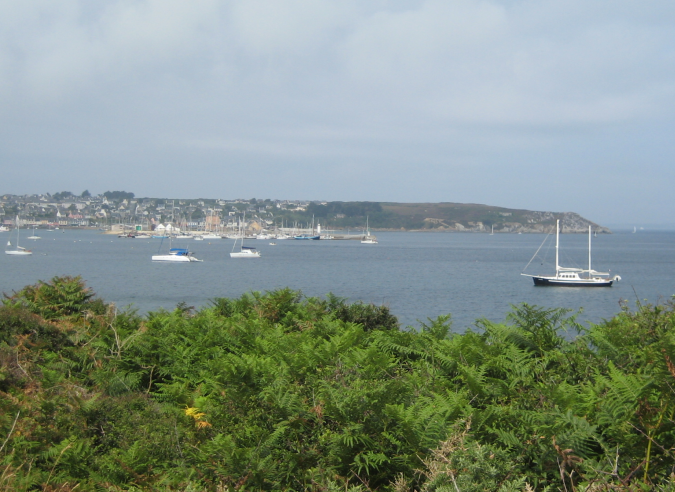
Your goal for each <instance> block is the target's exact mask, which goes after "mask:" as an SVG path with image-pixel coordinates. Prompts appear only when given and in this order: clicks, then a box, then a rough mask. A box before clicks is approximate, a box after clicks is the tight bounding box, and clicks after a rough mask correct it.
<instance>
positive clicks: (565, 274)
mask: <svg viewBox="0 0 675 492" xmlns="http://www.w3.org/2000/svg"><path fill="white" fill-rule="evenodd" d="M555 227H556V232H555V275H554V276H543V275H529V274H526V273H521V275H523V276H525V277H532V280H533V281H534V285H536V286H539V287H611V286H612V283H614V282H618V281H619V280H621V277H620V276H618V275H615V276H614V277H613V278H609V273H608V272H597V271H595V270H593V269H592V268H591V226H589V227H588V269H583V268H569V267H561V266H560V263H559V249H560V248H559V247H560V221H559V220H556V224H555ZM542 244H543V243H542ZM535 256H536V253H535ZM531 261H532V260H530V262H531ZM528 264H529V263H528Z"/></svg>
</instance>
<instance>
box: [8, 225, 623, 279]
mask: <svg viewBox="0 0 675 492" xmlns="http://www.w3.org/2000/svg"><path fill="white" fill-rule="evenodd" d="M16 224H17V227H15V228H14V230H13V231H9V230H8V229H7V228H6V227H3V228H2V229H0V232H10V233H11V235H10V239H9V240H8V241H7V249H6V250H5V254H8V255H13V256H29V255H32V254H33V253H32V251H31V250H30V249H27V248H25V247H23V246H21V245H20V244H19V243H20V226H19V220H18V217H17V221H16ZM50 231H53V229H50ZM15 234H16V236H14V235H15ZM492 234H493V232H491V234H490V235H492ZM548 236H550V234H549V235H547V236H546V238H545V239H544V242H545V241H546V239H547V238H548ZM555 236H556V245H555V273H554V274H553V275H532V274H527V273H522V274H521V275H523V276H526V277H531V278H532V280H533V281H534V285H535V286H538V287H611V286H612V284H613V283H614V282H618V281H619V280H621V277H620V276H618V275H614V276H613V277H611V278H610V274H609V272H598V271H596V270H593V269H592V267H591V237H592V234H591V227H590V226H589V228H588V268H576V267H563V266H560V261H559V251H560V221H556V234H555ZM118 237H120V238H132V239H140V238H146V239H150V238H159V239H162V243H160V251H161V249H162V246H163V244H164V239H168V240H169V248H168V250H167V251H166V252H164V253H161V252H158V253H157V254H156V255H152V261H155V262H171V263H195V262H201V261H203V260H200V259H197V258H196V257H195V256H194V254H193V253H192V252H191V251H190V250H189V248H174V247H172V241H173V240H174V239H194V240H196V241H203V240H205V239H223V238H227V239H234V240H235V241H234V245H233V246H232V252H231V253H230V258H260V257H261V255H260V252H259V251H258V250H257V249H256V248H255V247H253V246H244V240H245V239H266V240H269V239H271V240H272V241H271V242H270V243H269V244H270V245H276V242H274V241H276V240H285V239H295V240H320V239H324V240H326V239H333V236H330V235H324V236H322V235H320V234H298V235H293V236H289V235H287V234H277V235H271V234H258V235H252V236H246V235H245V234H244V232H243V230H241V229H240V230H239V233H238V234H235V235H227V236H221V235H218V234H202V235H198V234H194V235H193V234H170V235H164V234H162V235H150V234H145V233H128V234H120V235H118ZM13 238H15V239H14V240H15V244H14V245H12V239H13ZM27 239H32V240H37V239H40V236H37V235H36V231H35V228H34V229H33V234H32V235H31V236H28V238H27ZM361 243H362V244H377V238H375V236H372V235H371V234H370V228H369V227H368V224H367V222H366V232H365V235H364V236H363V237H362V239H361ZM237 244H238V245H239V247H237ZM543 244H544V243H543V242H542V245H541V246H540V247H539V249H538V250H537V252H536V253H535V254H534V256H533V257H532V260H533V259H534V258H535V257H536V256H537V254H538V253H539V250H540V249H541V247H542V246H543ZM532 260H530V263H531V262H532ZM530 263H528V265H529V264H530ZM525 268H527V265H526V267H525Z"/></svg>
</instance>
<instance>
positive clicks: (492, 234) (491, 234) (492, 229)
mask: <svg viewBox="0 0 675 492" xmlns="http://www.w3.org/2000/svg"><path fill="white" fill-rule="evenodd" d="M494 235H495V226H494V224H493V225H492V226H490V236H494Z"/></svg>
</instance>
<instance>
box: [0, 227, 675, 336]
mask: <svg viewBox="0 0 675 492" xmlns="http://www.w3.org/2000/svg"><path fill="white" fill-rule="evenodd" d="M22 232H23V231H22ZM29 232H30V231H27V233H26V236H28V235H30V234H29ZM37 232H38V235H39V236H41V237H42V239H40V240H34V241H31V240H28V239H22V241H21V242H22V244H23V245H24V246H27V247H30V248H31V249H32V250H33V255H32V256H28V257H16V256H9V255H1V256H0V272H1V275H0V291H2V292H5V293H7V294H11V292H12V291H13V290H17V289H20V288H21V287H23V286H25V285H28V284H32V283H35V282H37V281H38V280H48V279H50V278H52V277H54V276H57V275H81V276H82V278H83V279H84V280H85V281H86V282H87V285H89V286H90V287H91V288H92V289H93V290H94V291H95V292H96V294H97V295H98V296H99V297H101V298H103V299H104V300H106V301H108V302H115V303H116V304H117V305H118V306H120V307H124V306H129V305H130V306H133V307H135V308H136V309H138V311H139V312H140V313H146V312H148V311H153V310H158V309H160V308H165V309H172V308H174V307H175V306H176V305H177V304H178V303H181V302H185V303H187V304H188V305H190V306H195V307H200V306H204V305H207V304H208V303H209V300H210V299H213V298H214V297H238V296H240V295H242V294H243V293H246V292H250V291H269V290H274V289H279V288H283V287H290V288H291V289H295V290H300V291H302V293H303V294H304V295H306V296H319V297H323V296H325V295H326V294H327V293H329V292H332V293H333V294H335V295H337V296H341V297H345V298H347V299H348V300H349V301H351V302H354V301H359V300H360V301H364V302H372V303H374V304H385V305H387V306H389V307H390V309H391V311H392V312H393V314H395V315H396V316H397V317H398V318H399V320H400V322H401V325H402V326H404V327H405V326H413V327H419V326H420V321H422V322H428V321H427V319H428V318H435V317H437V316H439V315H443V314H451V315H452V320H453V324H452V326H453V329H454V330H455V331H458V332H462V331H464V330H465V329H466V328H467V327H471V326H472V325H473V323H474V322H475V320H476V319H478V318H481V317H485V318H488V319H490V320H493V321H503V320H504V319H505V316H506V314H507V313H508V312H509V310H510V306H511V305H512V304H519V303H522V302H527V303H529V304H534V305H539V306H546V307H565V308H571V309H573V310H578V309H580V308H583V314H582V315H581V317H580V319H581V320H582V321H583V322H584V323H588V322H600V321H602V320H603V319H607V318H611V317H612V316H613V315H615V314H616V313H617V312H619V311H620V303H621V302H622V301H626V302H627V303H628V305H629V307H631V308H632V309H634V308H635V306H636V301H638V300H639V301H640V302H643V303H644V302H651V303H655V302H663V301H664V300H667V299H669V298H670V297H671V296H672V295H673V294H674V293H675V232H665V231H659V232H642V231H639V232H638V233H637V234H632V233H630V232H622V233H615V234H611V235H610V234H607V235H600V236H598V237H596V238H593V268H594V269H596V270H598V271H608V270H610V271H611V273H612V275H614V274H618V275H620V276H621V277H622V281H621V282H619V283H618V284H617V283H615V284H614V286H613V287H611V288H585V289H584V288H553V287H534V286H533V283H532V279H530V278H528V277H523V276H521V275H520V274H521V272H522V271H523V269H524V268H525V266H526V265H527V264H528V262H530V259H531V258H532V257H533V255H534V253H535V252H536V251H537V249H538V248H539V246H540V245H541V244H542V241H543V240H544V238H545V236H544V235H541V234H494V235H489V234H461V233H412V232H381V233H377V236H378V239H379V244H376V245H364V244H361V243H360V242H359V241H295V240H285V241H276V243H277V244H276V246H272V245H270V244H269V241H263V240H251V241H248V242H247V243H248V245H250V246H256V247H257V248H258V249H259V250H260V251H261V252H262V258H260V259H231V258H230V257H229V252H230V251H231V249H232V244H233V241H232V240H226V239H222V240H211V241H208V240H206V241H199V242H197V241H193V240H179V241H175V242H174V244H173V246H174V247H176V246H178V247H184V246H185V245H188V246H189V247H190V249H191V250H193V251H194V253H195V256H196V257H198V258H199V259H203V260H204V262H203V263H190V264H162V263H154V262H152V261H151V260H150V257H151V256H152V255H153V254H156V253H157V252H158V251H160V250H161V251H166V250H168V246H169V245H168V242H167V241H166V240H165V241H164V243H161V240H160V239H120V238H117V237H116V236H111V235H105V234H101V233H99V232H98V231H91V230H58V231H53V232H48V231H46V230H41V231H40V230H38V231H37ZM9 237H10V233H7V232H4V233H0V240H3V241H4V242H5V243H6V242H7V240H8V239H9ZM560 244H561V250H560V263H561V265H563V266H586V264H587V261H588V250H587V246H588V238H587V236H585V235H583V234H581V235H580V234H575V235H569V234H568V235H562V236H561V237H560ZM554 261H555V238H553V237H550V238H549V240H548V241H547V242H546V243H545V244H544V246H542V248H541V249H540V251H539V254H538V256H537V257H536V259H534V260H533V261H532V262H531V263H530V264H529V266H528V267H527V270H526V273H531V274H547V275H550V274H552V273H553V271H554Z"/></svg>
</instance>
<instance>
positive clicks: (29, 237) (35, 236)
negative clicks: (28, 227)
mask: <svg viewBox="0 0 675 492" xmlns="http://www.w3.org/2000/svg"><path fill="white" fill-rule="evenodd" d="M26 239H42V238H41V237H40V236H38V235H36V234H35V227H33V235H32V236H28V237H27V238H26Z"/></svg>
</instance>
